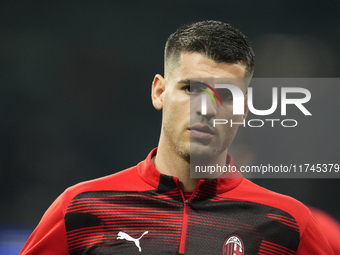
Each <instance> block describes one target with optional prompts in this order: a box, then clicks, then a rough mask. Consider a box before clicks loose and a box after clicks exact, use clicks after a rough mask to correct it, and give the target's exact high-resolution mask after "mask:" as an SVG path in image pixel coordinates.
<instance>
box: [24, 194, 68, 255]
mask: <svg viewBox="0 0 340 255" xmlns="http://www.w3.org/2000/svg"><path fill="white" fill-rule="evenodd" d="M62 196H63V195H60V196H59V197H58V198H57V199H56V200H55V201H54V202H53V204H52V205H51V206H50V207H49V208H48V210H47V211H46V212H45V214H44V215H43V217H42V219H41V221H40V222H39V224H38V226H37V227H36V229H35V230H34V231H33V233H32V234H31V236H30V237H29V238H28V240H27V242H26V244H25V245H24V247H23V248H22V250H21V252H20V254H19V255H42V254H49V255H68V254H69V252H68V246H67V238H66V228H65V222H64V213H63V212H62V209H61V202H62Z"/></svg>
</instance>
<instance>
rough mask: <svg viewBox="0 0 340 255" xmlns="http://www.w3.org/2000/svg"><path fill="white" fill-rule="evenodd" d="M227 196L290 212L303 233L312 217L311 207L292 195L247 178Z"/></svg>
mask: <svg viewBox="0 0 340 255" xmlns="http://www.w3.org/2000/svg"><path fill="white" fill-rule="evenodd" d="M227 196H228V197H230V196H232V197H233V198H235V199H239V200H244V201H249V202H253V203H257V204H261V205H265V206H269V207H272V208H277V209H279V210H281V211H284V212H286V213H288V214H289V215H291V216H292V218H294V219H295V221H296V223H297V224H298V226H299V230H300V234H302V233H303V231H304V229H305V228H306V225H307V222H308V220H309V218H310V211H309V209H308V208H307V206H305V205H304V204H303V203H301V202H300V201H298V200H296V199H294V198H292V197H290V196H287V195H283V194H279V193H276V192H273V191H270V190H268V189H266V188H263V187H261V186H259V185H257V184H255V183H253V182H251V181H249V180H247V179H243V180H242V182H241V183H240V185H238V187H237V188H236V189H234V190H232V191H231V192H228V194H227Z"/></svg>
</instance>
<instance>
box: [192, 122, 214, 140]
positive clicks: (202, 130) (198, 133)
mask: <svg viewBox="0 0 340 255" xmlns="http://www.w3.org/2000/svg"><path fill="white" fill-rule="evenodd" d="M189 131H190V136H192V137H195V138H198V139H210V138H212V137H213V136H214V135H215V132H214V130H212V129H211V128H210V127H209V126H207V125H195V126H192V127H190V129H189Z"/></svg>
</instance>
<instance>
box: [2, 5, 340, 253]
mask: <svg viewBox="0 0 340 255" xmlns="http://www.w3.org/2000/svg"><path fill="white" fill-rule="evenodd" d="M339 9H340V2H336V1H334V2H329V1H283V0H277V1H271V0H266V1H264V0H260V1H252V0H247V1H236V0H229V1H202V0H196V1H177V0H172V1H155V0H152V1H85V0H83V1H67V2H66V1H65V2H60V1H18V0H15V1H1V4H0V66H1V68H0V81H1V85H0V254H11V252H13V254H17V253H18V252H19V250H20V249H21V247H22V245H23V243H24V242H25V241H26V239H27V237H28V235H29V234H30V233H31V231H32V230H33V228H34V227H35V226H36V225H37V224H38V222H39V220H40V218H41V217H42V215H43V213H44V212H45V210H46V209H47V208H48V206H49V205H50V204H51V203H52V202H53V200H54V199H55V198H56V197H57V196H58V195H59V194H60V193H62V192H63V191H64V190H65V189H66V188H67V187H69V186H71V185H73V184H76V183H78V182H81V181H85V180H89V179H93V178H97V177H101V176H104V175H108V174H112V173H115V172H117V171H120V170H122V169H125V168H127V167H130V166H133V165H135V164H137V163H138V162H139V161H141V160H143V159H144V158H145V157H146V155H147V154H148V153H149V151H150V150H151V149H152V148H154V147H156V146H157V143H158V138H159V132H160V125H161V112H160V111H157V110H155V109H154V108H153V106H152V104H151V99H150V89H151V82H152V80H153V77H154V75H155V74H157V73H160V74H163V50H164V44H165V42H166V40H167V38H168V36H169V35H170V34H171V33H172V32H174V31H175V30H176V29H177V28H178V27H179V26H180V25H181V24H183V23H188V22H192V21H199V20H205V19H214V20H220V21H224V22H228V23H231V24H232V25H234V26H235V27H237V28H239V29H240V30H241V31H242V32H243V33H245V34H246V35H247V36H248V37H249V38H250V40H251V41H252V44H253V48H254V51H255V54H256V66H255V77H273V78H280V77H315V78H329V77H334V78H335V77H339V76H340V62H339V61H340V60H339V56H340V46H339V39H340V33H339V29H340V16H339V13H338V11H339ZM255 91H256V90H255V88H254V93H255ZM338 92H340V91H339V89H338V88H337V87H333V88H330V87H327V88H325V87H323V86H321V85H320V86H319V87H317V88H313V91H312V100H313V99H314V98H317V99H318V100H316V102H315V101H314V108H313V109H314V112H312V113H315V114H318V115H317V116H322V117H323V119H322V121H320V122H318V123H319V124H315V122H314V124H313V125H310V126H309V129H308V130H301V129H297V130H290V131H289V132H290V133H287V134H284V135H280V132H274V131H273V130H274V129H269V130H268V129H256V130H254V129H249V128H248V129H247V128H244V129H243V130H240V131H241V132H240V134H239V135H238V136H237V138H236V140H237V141H235V145H234V147H233V148H232V152H233V153H232V155H234V157H235V161H236V162H239V163H238V164H239V165H245V164H261V163H272V164H281V163H287V164H288V163H289V164H290V163H293V164H294V163H299V162H300V163H340V162H339V158H338V157H337V153H338V151H339V149H340V148H339V134H338V129H337V127H338V126H339V124H340V123H339V118H338V116H339V110H338V109H339V106H340V103H339V101H338V98H337V97H338V96H337V95H338ZM269 93H270V92H269ZM327 93H328V94H327ZM330 94H331V95H332V96H333V97H332V100H329V98H328V97H327V95H330ZM269 95H270V94H269ZM314 96H315V97H314ZM327 98H328V100H327ZM270 99H271V98H269V99H268V100H270ZM319 105H320V107H318V106H319ZM321 105H322V107H323V108H322V107H321ZM268 108H269V107H268ZM326 109H327V114H326V112H324V111H325V110H326ZM297 138H301V139H298V142H297ZM304 156H306V160H307V159H308V160H309V159H310V158H313V159H315V160H314V161H315V162H304V161H306V160H305V158H304ZM297 161H298V162H297ZM339 176H340V175H339ZM254 182H256V183H258V184H260V185H262V186H264V187H267V188H269V189H271V190H274V191H277V192H280V193H283V194H287V195H290V196H293V197H295V198H297V199H299V200H301V201H302V202H304V203H306V204H308V205H311V206H314V207H318V208H321V209H322V210H324V211H326V212H327V213H329V214H330V215H331V216H332V217H334V218H335V219H338V220H340V205H339V202H338V201H339V195H338V193H339V192H340V187H339V184H340V179H254Z"/></svg>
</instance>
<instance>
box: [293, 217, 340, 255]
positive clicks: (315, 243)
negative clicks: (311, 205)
mask: <svg viewBox="0 0 340 255" xmlns="http://www.w3.org/2000/svg"><path fill="white" fill-rule="evenodd" d="M296 255H334V253H333V251H332V249H331V247H330V246H329V244H328V241H327V239H326V237H325V235H324V233H323V231H322V229H321V227H320V225H319V223H318V221H317V220H316V219H315V217H314V215H313V214H312V213H311V212H310V211H309V219H308V222H307V225H306V228H305V230H304V232H303V233H302V236H301V239H300V244H299V247H298V250H297V252H296Z"/></svg>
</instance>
